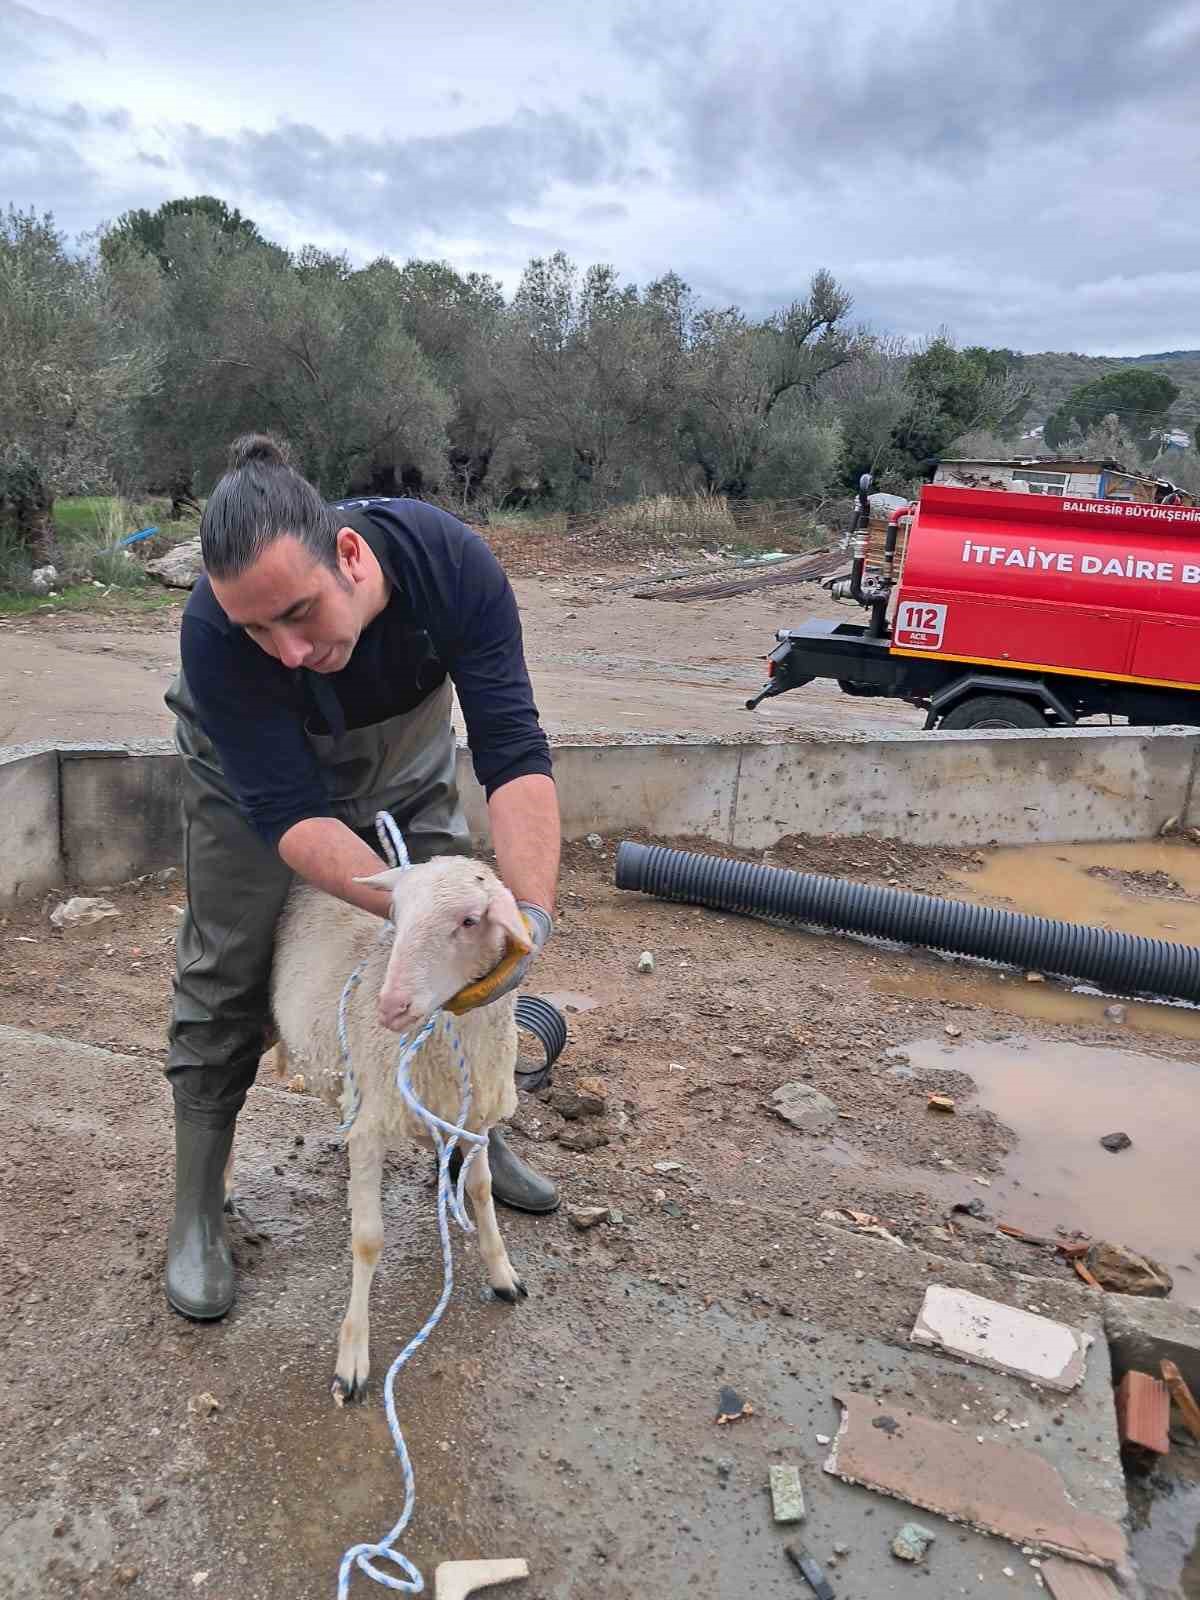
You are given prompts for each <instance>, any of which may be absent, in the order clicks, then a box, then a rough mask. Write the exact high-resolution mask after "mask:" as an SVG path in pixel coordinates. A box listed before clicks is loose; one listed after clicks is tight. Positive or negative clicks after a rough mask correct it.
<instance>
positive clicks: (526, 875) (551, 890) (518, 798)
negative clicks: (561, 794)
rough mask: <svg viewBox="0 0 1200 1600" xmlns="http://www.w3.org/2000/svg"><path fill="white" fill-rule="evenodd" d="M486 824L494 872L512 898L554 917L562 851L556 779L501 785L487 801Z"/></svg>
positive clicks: (527, 777)
mask: <svg viewBox="0 0 1200 1600" xmlns="http://www.w3.org/2000/svg"><path fill="white" fill-rule="evenodd" d="M488 820H489V822H490V823H491V828H492V848H493V850H494V851H495V853H496V866H497V869H498V870H499V873H500V876H501V878H503V880H504V882H505V883H506V884H507V885H508V887H509V888H510V889H511V890H512V893H513V898H514V899H516V900H524V901H527V902H528V903H529V904H530V905H535V906H540V907H541V908H542V910H543V911H545V912H547V913H548V914H549V915H550V916H553V915H554V903H555V897H556V894H557V889H558V863H559V854H560V849H561V846H560V839H561V825H560V820H559V813H558V790H557V789H556V788H555V786H554V779H553V778H547V777H546V776H545V775H544V774H543V773H540V772H527V773H525V774H524V775H523V776H522V777H520V778H513V779H512V780H511V781H510V782H508V783H505V784H502V785H501V786H500V788H499V789H497V790H495V792H494V793H493V794H492V797H491V799H490V800H489V801H488Z"/></svg>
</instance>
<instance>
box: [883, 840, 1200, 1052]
mask: <svg viewBox="0 0 1200 1600" xmlns="http://www.w3.org/2000/svg"><path fill="white" fill-rule="evenodd" d="M980 859H981V865H980V866H979V867H978V868H977V869H975V870H970V869H965V870H962V871H958V872H954V873H951V874H950V877H951V879H952V881H953V882H954V883H955V884H956V885H957V886H959V888H961V890H962V891H963V893H964V896H965V898H967V899H969V900H974V901H977V902H978V903H979V904H982V905H998V906H1003V907H1005V908H1011V909H1012V910H1014V911H1021V912H1025V913H1027V914H1028V915H1030V916H1041V917H1056V918H1059V919H1060V920H1062V921H1065V922H1082V923H1089V924H1092V925H1094V926H1096V927H1103V928H1112V929H1114V930H1115V931H1116V932H1119V933H1130V934H1141V935H1143V936H1144V937H1147V938H1152V939H1165V940H1169V941H1172V942H1176V943H1182V944H1200V849H1197V847H1196V846H1195V845H1194V844H1190V843H1182V842H1180V841H1178V840H1166V839H1156V840H1151V841H1148V842H1144V843H1134V844H1096V845H1045V846H1041V845H1038V846H1034V847H1031V848H1023V849H1018V850H996V851H992V852H990V853H989V854H988V855H987V856H985V857H981V858H980ZM872 987H873V988H874V989H875V991H876V993H878V994H886V995H891V996H894V997H897V998H907V999H914V1000H952V1001H955V1002H957V1003H959V1004H962V1005H969V1006H983V1007H986V1008H987V1009H988V1010H991V1011H1001V1012H1005V1013H1007V1014H1008V1015H1010V1016H1018V1017H1025V1018H1027V1019H1028V1020H1030V1021H1036V1022H1061V1023H1068V1024H1080V1023H1084V1024H1092V1025H1095V1026H1097V1027H1101V1028H1106V1029H1109V1030H1110V1031H1114V1032H1116V1031H1124V1030H1126V1029H1129V1030H1132V1031H1133V1032H1135V1033H1158V1034H1166V1035H1169V1036H1170V1037H1172V1038H1176V1039H1194V1040H1196V1042H1197V1043H1198V1044H1200V1008H1197V1007H1194V1006H1186V1005H1182V1004H1180V1005H1173V1004H1167V1003H1159V1002H1153V1001H1152V1002H1148V1003H1142V1002H1131V1001H1128V1000H1126V999H1125V998H1124V997H1121V1004H1122V1005H1124V1007H1125V1018H1124V1021H1123V1022H1119V1023H1115V1024H1114V1023H1113V1021H1112V1020H1111V1019H1110V1018H1108V1017H1106V1016H1105V1014H1104V1013H1105V1008H1106V1007H1107V1006H1109V1005H1110V1004H1112V1001H1113V997H1112V996H1105V995H1100V994H1098V993H1096V991H1095V990H1094V989H1093V988H1091V986H1088V985H1083V986H1080V987H1075V986H1072V985H1069V984H1065V983H1060V982H1055V981H1049V982H1045V983H1031V982H1028V981H1027V979H1026V977H1025V974H1024V973H1015V974H1014V973H1012V972H1004V971H1000V970H998V969H989V968H987V967H985V966H980V965H977V964H975V963H967V962H963V961H957V960H955V961H947V962H945V963H941V962H938V961H932V962H931V963H929V964H927V965H922V966H921V967H919V968H910V969H908V970H904V969H902V968H898V969H897V970H896V971H893V972H888V973H885V974H884V975H883V976H881V977H880V978H878V979H877V980H876V981H875V983H874V984H873V985H872Z"/></svg>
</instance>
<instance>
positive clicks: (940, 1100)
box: [929, 1094, 955, 1111]
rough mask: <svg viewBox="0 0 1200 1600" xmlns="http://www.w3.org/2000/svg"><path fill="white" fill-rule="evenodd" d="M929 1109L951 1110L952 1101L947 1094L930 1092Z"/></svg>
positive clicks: (952, 1107)
mask: <svg viewBox="0 0 1200 1600" xmlns="http://www.w3.org/2000/svg"><path fill="white" fill-rule="evenodd" d="M929 1109H930V1110H931V1111H953V1110H954V1109H955V1107H954V1101H953V1100H952V1099H951V1098H950V1096H949V1095H948V1094H931V1095H930V1096H929Z"/></svg>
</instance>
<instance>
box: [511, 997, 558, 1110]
mask: <svg viewBox="0 0 1200 1600" xmlns="http://www.w3.org/2000/svg"><path fill="white" fill-rule="evenodd" d="M516 1023H517V1027H518V1029H519V1030H520V1031H521V1032H522V1033H531V1034H532V1035H533V1037H534V1038H535V1039H536V1040H537V1042H538V1043H539V1044H540V1045H541V1047H542V1056H543V1059H542V1060H541V1061H540V1062H536V1063H530V1062H529V1059H528V1057H527V1056H525V1055H520V1056H519V1057H518V1059H517V1088H518V1089H541V1088H544V1087H545V1085H546V1084H548V1083H549V1082H550V1073H551V1070H552V1068H553V1066H554V1063H555V1062H556V1061H557V1060H558V1058H559V1056H560V1055H561V1054H562V1052H563V1050H564V1049H565V1048H566V1044H567V1019H566V1018H565V1017H564V1016H563V1014H562V1012H561V1011H560V1010H559V1009H558V1007H557V1006H555V1005H552V1004H551V1003H550V1001H549V1000H543V999H542V998H541V996H540V995H536V994H519V995H518V996H517V1005H516Z"/></svg>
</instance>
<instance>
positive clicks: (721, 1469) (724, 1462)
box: [717, 1456, 733, 1488]
mask: <svg viewBox="0 0 1200 1600" xmlns="http://www.w3.org/2000/svg"><path fill="white" fill-rule="evenodd" d="M732 1471H733V1462H732V1461H731V1460H730V1458H729V1457H728V1456H722V1457H721V1458H720V1460H719V1461H718V1462H717V1477H718V1478H719V1479H720V1481H721V1487H722V1488H724V1487H725V1485H726V1484H727V1483H728V1482H729V1475H730V1473H731V1472H732Z"/></svg>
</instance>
